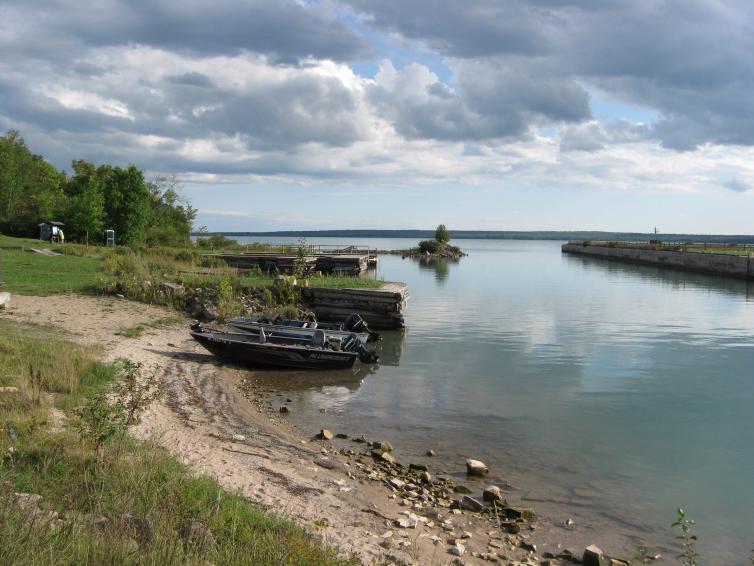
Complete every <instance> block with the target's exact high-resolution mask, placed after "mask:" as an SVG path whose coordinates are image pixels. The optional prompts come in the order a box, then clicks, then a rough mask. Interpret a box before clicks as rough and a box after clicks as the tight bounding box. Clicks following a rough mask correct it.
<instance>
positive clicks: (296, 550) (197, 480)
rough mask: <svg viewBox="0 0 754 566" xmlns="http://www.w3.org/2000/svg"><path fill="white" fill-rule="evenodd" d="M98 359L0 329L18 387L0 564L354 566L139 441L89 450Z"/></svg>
mask: <svg viewBox="0 0 754 566" xmlns="http://www.w3.org/2000/svg"><path fill="white" fill-rule="evenodd" d="M97 354H98V352H97V350H96V349H92V348H88V347H84V346H79V345H76V344H71V343H66V342H63V341H61V340H59V339H57V338H56V337H55V335H54V333H52V332H50V331H48V330H46V329H43V328H40V327H37V326H31V325H23V324H19V323H14V322H10V321H7V320H2V319H0V368H2V369H1V370H0V371H2V373H0V385H1V386H3V387H16V388H18V390H17V391H8V390H3V391H2V392H0V420H1V421H2V422H1V423H0V425H1V428H0V458H2V460H1V463H0V560H2V562H3V563H4V564H82V563H94V564H116V563H117V564H197V565H199V564H202V565H204V564H209V563H212V564H270V565H272V564H276V565H277V564H302V565H303V564H314V565H317V564H321V565H325V564H356V563H357V562H356V561H347V560H341V559H339V558H337V557H336V556H335V554H334V553H333V552H332V551H331V550H329V549H327V548H323V547H321V546H319V545H317V544H316V543H314V542H313V541H312V540H311V539H310V538H309V537H308V536H307V535H306V533H304V532H303V531H302V530H301V529H299V528H297V527H295V526H294V525H293V524H292V523H290V522H288V521H286V520H284V519H281V518H279V517H277V516H274V515H271V514H269V513H266V512H263V511H261V510H260V509H258V508H255V507H254V506H253V505H251V504H249V503H248V502H247V501H246V500H245V499H243V498H242V497H240V496H238V495H235V494H233V493H229V492H226V491H224V490H222V489H221V488H220V487H219V486H218V485H217V484H216V483H215V482H214V481H212V480H211V479H209V478H206V477H195V476H193V475H191V474H190V473H189V471H188V470H187V469H186V468H185V467H184V466H182V465H181V464H179V463H178V462H177V461H175V460H174V459H172V458H171V457H170V456H169V454H167V453H166V452H165V451H164V450H162V449H160V448H159V447H157V446H155V445H153V444H151V443H149V442H139V441H135V440H130V439H129V438H128V437H126V439H125V441H124V443H123V445H122V449H119V447H118V442H117V438H118V437H119V431H118V430H116V434H114V435H111V436H110V437H109V438H110V440H109V441H105V442H104V444H103V446H102V447H101V448H100V449H99V450H98V451H95V450H94V449H93V445H92V438H93V437H92V436H91V435H87V434H85V435H84V436H81V435H80V434H79V429H80V428H81V424H82V422H84V421H82V415H83V414H84V413H80V411H79V410H78V408H80V407H81V406H88V407H95V408H96V407H98V406H99V407H101V406H102V403H103V401H102V400H103V397H102V393H103V392H104V391H108V390H110V389H111V388H113V387H114V386H115V384H116V382H117V378H118V375H119V374H118V371H117V369H116V367H114V366H110V365H102V364H100V363H99V362H98V361H97ZM30 366H31V367H32V368H33V370H34V371H33V372H30V370H29V368H30ZM32 373H33V375H34V376H36V377H35V378H30V377H29V376H30V375H31V374H32ZM93 400H95V401H96V402H93ZM116 422H117V421H116ZM24 494H28V495H24Z"/></svg>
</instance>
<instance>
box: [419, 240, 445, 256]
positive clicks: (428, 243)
mask: <svg viewBox="0 0 754 566" xmlns="http://www.w3.org/2000/svg"><path fill="white" fill-rule="evenodd" d="M442 248H443V245H442V243H440V242H438V241H437V240H422V241H421V242H419V251H420V252H422V253H431V254H436V253H439V252H441V251H442Z"/></svg>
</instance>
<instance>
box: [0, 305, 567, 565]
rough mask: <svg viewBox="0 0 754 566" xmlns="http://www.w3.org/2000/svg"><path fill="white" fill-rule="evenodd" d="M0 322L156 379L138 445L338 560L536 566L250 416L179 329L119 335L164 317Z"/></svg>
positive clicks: (51, 309) (480, 523)
mask: <svg viewBox="0 0 754 566" xmlns="http://www.w3.org/2000/svg"><path fill="white" fill-rule="evenodd" d="M2 316H8V317H10V318H12V319H15V320H18V321H24V322H33V323H39V324H45V325H51V326H56V327H59V328H61V331H62V332H64V333H65V335H66V336H67V337H69V338H71V339H73V340H76V341H80V342H84V343H90V344H100V345H102V346H103V347H104V356H105V358H106V359H107V360H115V359H117V358H128V359H130V360H132V361H134V362H139V363H141V364H142V366H143V368H144V371H155V372H158V373H159V375H160V376H161V378H162V379H163V381H164V383H165V387H166V392H167V393H166V396H165V398H164V399H163V400H162V401H161V402H159V403H155V404H154V405H153V406H152V407H151V408H150V409H149V411H148V413H147V414H146V415H145V417H144V418H143V420H142V423H141V424H140V425H139V427H138V429H137V430H136V431H135V434H136V435H137V436H139V437H141V438H151V439H154V440H156V441H157V442H158V443H160V444H161V445H162V446H164V447H166V448H167V449H168V450H170V452H171V453H173V454H174V455H175V456H176V457H177V458H178V459H179V460H181V461H182V462H184V463H185V464H187V465H189V466H190V467H191V468H192V469H194V470H195V471H196V472H198V473H204V474H208V475H210V476H212V477H213V478H215V479H216V480H217V481H218V482H219V483H220V484H221V485H222V486H223V487H225V488H227V489H231V490H236V491H238V492H240V493H243V495H245V496H246V497H247V498H249V500H251V501H253V502H254V503H256V504H258V505H260V506H262V507H264V508H266V509H270V510H272V511H274V512H275V513H278V514H282V515H285V516H287V517H289V518H291V519H292V520H294V521H296V522H297V523H299V524H301V525H302V526H304V527H305V528H306V529H307V530H309V531H310V532H312V533H313V534H314V535H315V536H317V537H319V538H320V539H321V540H322V541H324V542H325V543H327V544H331V545H333V546H335V547H337V548H338V549H340V550H341V551H342V552H343V553H344V554H350V553H355V554H357V555H358V556H359V557H360V558H361V560H362V561H363V562H364V563H366V564H373V563H377V564H383V563H391V562H392V563H408V564H451V563H462V564H488V563H490V560H493V561H496V562H498V561H499V562H501V563H504V564H539V560H538V559H537V557H536V556H535V554H534V553H528V552H527V551H526V550H524V549H522V548H520V547H518V546H516V545H517V542H518V541H517V540H515V539H511V538H508V540H507V541H506V538H505V537H506V536H507V535H501V534H500V531H499V530H497V529H494V528H493V525H491V524H490V522H489V520H487V519H483V518H480V517H479V516H478V515H477V514H474V513H466V512H463V513H461V512H460V511H456V512H453V511H450V510H448V509H439V510H433V511H429V510H428V509H426V508H425V509H424V510H423V511H415V510H410V509H409V508H407V507H406V506H404V505H403V502H402V501H401V500H400V498H396V497H395V495H394V493H393V490H391V489H390V488H389V487H388V486H385V485H383V484H382V483H379V482H375V481H371V480H369V479H367V477H368V476H369V475H370V474H372V475H374V474H373V470H372V469H371V468H370V466H369V465H368V464H366V463H364V460H363V457H355V456H354V455H347V454H341V453H337V452H336V450H335V449H333V447H331V446H330V445H329V444H328V443H327V442H324V441H318V440H314V439H308V438H303V437H302V436H301V435H300V434H299V433H297V432H295V431H294V430H293V428H292V427H290V426H288V425H286V424H285V423H283V422H281V421H280V420H279V419H272V418H270V417H269V416H267V415H265V414H263V413H262V412H260V410H259V409H257V408H256V407H255V405H254V404H253V403H251V402H249V401H248V400H247V399H246V398H245V397H244V396H243V395H241V394H240V393H239V391H238V384H239V382H240V380H241V379H242V377H244V375H246V376H248V374H249V372H246V371H240V370H232V369H227V368H223V367H222V366H221V365H220V364H219V363H217V361H216V359H215V358H214V357H213V356H212V355H210V354H208V353H207V352H206V351H205V350H203V349H202V348H201V347H200V346H198V345H197V344H196V343H195V342H194V341H193V340H192V339H191V337H190V336H189V334H188V332H187V325H188V321H182V322H180V323H177V324H174V325H172V326H168V327H165V328H160V329H147V330H146V331H145V332H144V333H143V334H142V335H141V336H139V337H137V338H125V337H123V336H120V335H119V334H118V332H119V331H121V330H123V329H126V328H130V327H134V326H136V325H137V324H144V323H148V322H150V321H153V320H156V319H164V318H166V317H170V316H175V313H174V312H172V311H168V310H166V309H163V308H160V307H153V306H148V305H143V304H139V303H133V302H130V301H126V300H123V299H117V298H109V297H104V298H95V297H80V296H75V295H66V296H55V297H24V296H14V297H13V302H12V304H11V306H10V308H9V309H8V310H7V311H6V312H5V313H4V314H3V315H2ZM409 512H416V514H417V515H419V516H421V517H423V520H424V521H426V523H425V522H419V524H418V525H417V527H416V528H408V529H404V528H400V527H397V526H396V524H395V521H396V519H398V518H400V517H406V516H407V515H408V513H409ZM448 521H449V522H450V523H452V524H450V523H449V522H448ZM443 523H445V524H444V527H443ZM463 533H467V534H470V535H471V536H470V538H466V539H464V540H463V546H464V547H465V552H464V555H463V556H462V557H461V558H458V557H455V556H453V555H451V554H449V552H448V551H449V550H450V548H451V545H450V544H449V539H456V538H460V537H461V536H462V535H463ZM481 553H485V557H484V558H481V557H480V556H479V555H480V554H481ZM473 554H477V556H474V555H473ZM498 555H502V556H505V557H506V558H502V557H499V556H498ZM555 563H557V562H556V561H553V562H552V564H555Z"/></svg>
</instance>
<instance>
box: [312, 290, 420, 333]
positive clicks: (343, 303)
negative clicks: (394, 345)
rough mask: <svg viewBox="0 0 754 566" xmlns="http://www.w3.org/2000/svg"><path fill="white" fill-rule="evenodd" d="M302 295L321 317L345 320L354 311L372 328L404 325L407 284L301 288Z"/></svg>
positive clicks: (401, 326)
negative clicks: (371, 287) (376, 287)
mask: <svg viewBox="0 0 754 566" xmlns="http://www.w3.org/2000/svg"><path fill="white" fill-rule="evenodd" d="M301 296H302V298H303V299H304V301H305V302H306V303H307V305H308V306H309V308H311V309H312V310H313V311H314V313H315V314H316V315H317V318H318V319H320V320H345V319H346V318H347V317H348V316H350V315H351V314H353V313H356V314H358V315H360V316H361V318H363V319H364V320H366V321H367V324H369V327H370V328H372V329H375V330H389V329H395V328H403V327H404V326H405V321H404V319H403V310H404V309H405V308H406V303H407V302H408V298H409V297H408V285H406V284H405V283H386V284H385V285H383V286H382V287H380V288H379V289H355V288H349V289H329V288H327V289H325V288H322V287H303V288H302V289H301Z"/></svg>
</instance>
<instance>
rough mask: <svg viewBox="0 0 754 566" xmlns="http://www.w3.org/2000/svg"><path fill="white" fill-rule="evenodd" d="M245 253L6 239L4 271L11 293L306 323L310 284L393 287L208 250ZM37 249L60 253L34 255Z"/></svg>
mask: <svg viewBox="0 0 754 566" xmlns="http://www.w3.org/2000/svg"><path fill="white" fill-rule="evenodd" d="M260 247H263V248H264V249H267V250H273V251H274V250H275V248H272V247H271V246H266V245H260ZM245 248H246V246H241V245H240V244H238V243H237V242H233V241H230V240H227V239H224V238H222V239H219V238H216V239H215V240H214V241H212V242H210V243H205V242H200V243H199V244H197V245H195V246H192V247H168V246H153V247H147V246H134V247H128V246H115V247H113V248H106V247H103V246H91V245H90V246H86V245H81V244H64V245H60V244H50V243H47V242H43V241H40V240H34V239H29V238H26V239H25V238H13V237H9V236H2V235H0V254H2V255H1V257H0V262H2V263H1V264H0V273H2V278H3V281H2V283H3V289H4V290H5V291H10V292H14V293H20V294H33V295H50V294H56V293H65V292H77V293H88V294H100V295H113V296H122V297H125V298H128V299H132V300H136V301H139V302H143V303H147V304H158V305H164V306H168V307H170V308H173V309H175V310H177V311H179V312H183V313H187V314H190V315H191V316H193V317H195V318H201V319H204V320H213V319H215V318H221V319H222V318H229V317H232V316H255V315H256V316H273V317H274V316H277V315H282V316H283V317H284V318H299V317H301V316H302V315H303V314H304V313H306V312H307V311H306V308H305V305H304V304H303V303H302V299H301V287H302V285H306V286H312V287H323V288H334V289H338V288H364V289H377V288H380V287H382V286H383V285H384V284H385V283H386V282H385V281H382V280H376V279H367V278H360V277H350V276H337V275H323V274H311V275H307V276H303V275H299V277H298V278H297V277H295V276H288V277H281V276H277V275H275V274H272V273H264V272H262V271H261V270H259V269H250V270H239V269H237V268H233V267H230V266H228V265H227V264H226V263H225V262H224V261H222V260H220V259H218V258H216V257H214V256H213V255H212V254H211V253H210V252H209V251H208V250H236V249H245ZM35 249H36V250H40V249H41V250H50V252H52V253H54V254H59V255H56V256H48V255H44V254H37V253H33V252H32V250H35Z"/></svg>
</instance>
